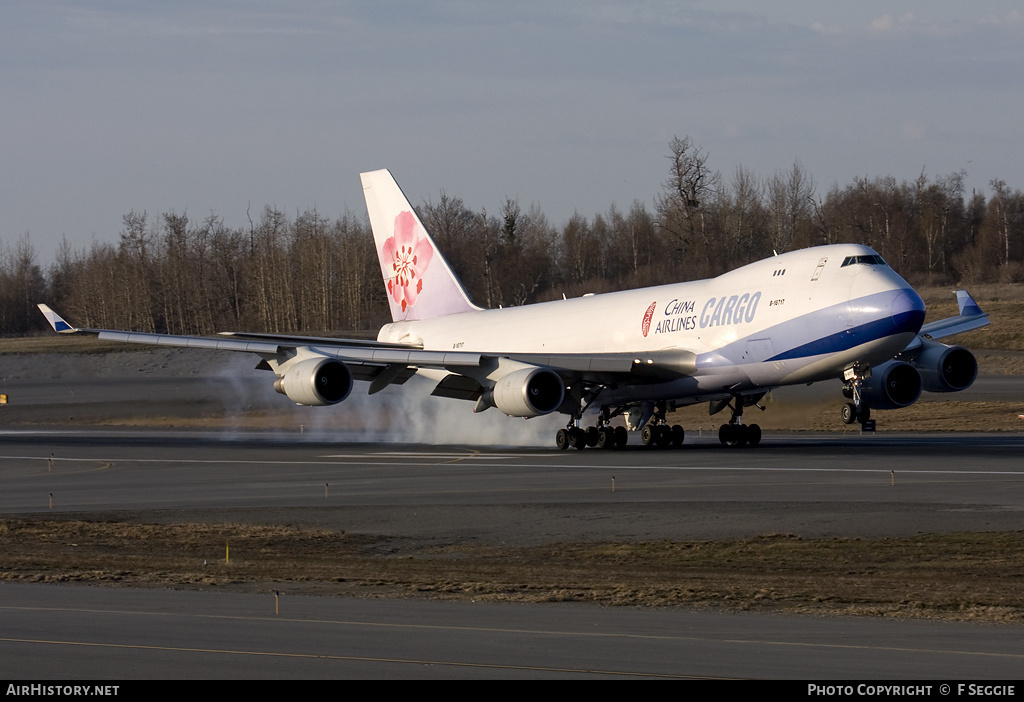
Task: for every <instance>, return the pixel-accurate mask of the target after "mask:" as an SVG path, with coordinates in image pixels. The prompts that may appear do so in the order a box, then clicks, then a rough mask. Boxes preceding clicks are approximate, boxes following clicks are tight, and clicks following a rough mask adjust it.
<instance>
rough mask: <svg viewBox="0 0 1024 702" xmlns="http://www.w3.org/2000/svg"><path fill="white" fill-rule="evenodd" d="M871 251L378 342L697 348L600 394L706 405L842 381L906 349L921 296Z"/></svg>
mask: <svg viewBox="0 0 1024 702" xmlns="http://www.w3.org/2000/svg"><path fill="white" fill-rule="evenodd" d="M871 256H877V255H876V254H875V252H874V251H872V250H871V249H870V248H868V247H865V246H860V245H856V244H838V245H833V246H820V247H815V248H810V249H803V250H800V251H794V252H791V253H786V254H782V255H779V256H774V257H772V258H768V259H765V260H762V261H758V262H756V263H752V264H749V265H747V266H743V267H742V268H738V269H736V270H733V271H731V272H729V273H726V274H724V275H721V276H719V277H717V278H713V279H709V280H699V281H692V282H686V283H675V284H670V285H661V286H657V287H650V288H642V289H637V290H627V291H623V292H617V293H608V294H602V295H586V296H583V297H578V298H573V299H568V300H556V301H553V302H546V303H540V304H534V305H526V306H522V307H511V308H505V309H492V310H481V311H477V312H465V313H461V314H454V315H450V316H446V317H438V318H435V319H429V320H422V321H413V322H395V323H392V324H388V325H385V326H384V327H383V328H382V329H381V331H380V334H379V336H378V339H379V340H380V341H385V342H399V343H412V344H417V345H422V347H423V348H424V349H430V350H438V351H450V350H451V351H472V352H480V353H494V354H509V353H552V354H554V353H566V354H586V353H590V354H601V353H631V354H637V355H643V354H645V353H654V352H671V351H685V352H690V353H692V354H695V355H696V372H695V373H692V374H687V375H686V376H685V377H680V378H678V379H676V380H671V381H667V382H661V383H655V384H651V383H642V384H638V385H628V386H627V387H621V388H617V389H614V388H613V389H609V390H608V391H606V394H603V395H602V397H603V398H604V397H607V398H608V399H609V401H627V400H631V399H632V400H656V399H680V400H692V401H694V402H697V401H701V400H705V399H709V398H713V397H716V396H721V395H723V394H732V393H736V392H744V391H752V390H756V389H758V388H770V387H776V386H780V385H788V384H795V383H808V382H813V381H817V380H823V379H826V378H836V377H839V376H840V375H841V374H842V372H843V370H844V368H847V367H849V366H850V365H851V364H865V365H867V366H871V365H875V364H877V363H881V362H883V361H885V360H887V359H889V358H891V357H892V356H893V355H894V354H896V353H898V352H899V351H901V350H902V349H903V348H904V347H905V346H906V345H907V344H908V343H909V342H910V341H911V340H912V339H913V338H914V337H915V336H916V335H917V333H918V331H919V329H920V326H921V323H922V322H923V319H924V303H923V302H922V300H921V298H920V297H919V296H918V295H917V293H916V292H914V291H913V289H912V288H911V287H910V285H909V284H907V282H906V281H904V280H903V279H902V278H901V277H900V276H899V275H898V274H897V273H896V272H895V271H893V270H892V269H891V268H890V267H888V266H887V265H884V264H882V263H874V262H872V263H864V262H856V261H858V260H861V261H863V260H870V258H871ZM858 257H859V259H858ZM851 261H854V262H851ZM879 261H880V259H879ZM844 263H845V264H846V265H844Z"/></svg>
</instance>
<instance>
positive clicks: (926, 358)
mask: <svg viewBox="0 0 1024 702" xmlns="http://www.w3.org/2000/svg"><path fill="white" fill-rule="evenodd" d="M912 363H913V364H914V367H915V368H917V370H918V372H919V373H920V374H921V380H922V381H923V383H924V389H925V390H927V391H928V392H957V391H959V390H966V389H967V388H969V387H971V385H972V384H973V383H974V379H975V378H977V377H978V362H977V361H976V360H974V354H973V353H971V352H970V351H968V350H967V349H965V348H962V347H960V346H946V345H945V344H940V343H939V342H937V341H930V340H927V339H926V340H925V341H924V347H923V348H922V350H921V352H920V353H919V354H917V358H915V359H914V360H913V361H912Z"/></svg>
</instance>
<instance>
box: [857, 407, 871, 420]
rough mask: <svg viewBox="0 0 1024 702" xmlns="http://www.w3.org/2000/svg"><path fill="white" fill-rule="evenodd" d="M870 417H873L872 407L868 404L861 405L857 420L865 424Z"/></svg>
mask: <svg viewBox="0 0 1024 702" xmlns="http://www.w3.org/2000/svg"><path fill="white" fill-rule="evenodd" d="M869 419H871V408H870V407H868V406H867V405H861V406H860V414H858V415H857V421H858V422H860V423H861V424H863V423H864V422H866V421H868V420H869Z"/></svg>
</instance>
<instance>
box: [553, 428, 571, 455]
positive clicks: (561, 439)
mask: <svg viewBox="0 0 1024 702" xmlns="http://www.w3.org/2000/svg"><path fill="white" fill-rule="evenodd" d="M555 446H557V447H558V448H559V450H561V451H564V450H566V449H567V448H569V432H568V430H566V429H559V430H558V433H556V434H555Z"/></svg>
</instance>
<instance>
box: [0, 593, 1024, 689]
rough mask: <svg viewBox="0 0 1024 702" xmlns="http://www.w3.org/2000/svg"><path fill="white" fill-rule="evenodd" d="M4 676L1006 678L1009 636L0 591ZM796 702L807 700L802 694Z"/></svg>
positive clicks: (776, 621) (399, 605) (631, 615)
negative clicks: (277, 608) (276, 612)
mask: <svg viewBox="0 0 1024 702" xmlns="http://www.w3.org/2000/svg"><path fill="white" fill-rule="evenodd" d="M0 600H2V602H3V604H2V605H0V617H2V622H3V624H2V625H0V676H2V677H5V678H8V679H18V680H26V679H37V680H39V679H41V680H46V681H53V680H60V679H78V680H85V679H107V680H109V679H122V680H124V679H169V678H174V679H195V680H204V679H205V680H210V679H271V678H289V679H307V680H308V679H327V678H332V679H359V678H379V679H451V678H459V679H473V678H506V679H517V678H530V679H566V678H570V679H598V678H604V679H620V678H689V679H723V678H730V679H736V678H743V679H776V680H779V679H792V680H817V681H821V680H826V681H827V680H854V679H869V680H892V679H903V680H915V681H930V682H934V683H935V684H936V685H937V684H939V683H941V682H943V681H953V680H973V681H981V680H994V679H1009V680H1013V679H1019V677H1020V670H1021V666H1022V665H1024V651H1021V647H1020V630H1019V628H1017V627H1005V626H1004V627H1000V626H991V625H989V626H986V625H970V624H951V623H948V622H925V621H891V620H882V619H863V618H842V619H826V618H815V617H790V616H763V615H750V614H726V613H707V612H687V611H673V610H637V609H629V608H597V607H589V606H576V605H564V604H549V605H542V606H521V605H495V604H479V603H475V604H456V603H447V602H428V601H419V600H417V601H404V600H392V601H378V600H355V599H346V598H314V597H293V598H288V597H284V598H282V599H281V600H280V601H279V602H278V603H277V604H278V606H279V613H278V614H275V613H274V607H275V599H274V596H273V594H272V593H267V594H264V595H256V594H223V593H210V592H173V591H165V590H127V589H112V588H87V587H60V586H51V585H10V584H2V585H0ZM794 692H798V693H800V694H805V693H806V688H804V689H798V687H797V686H794Z"/></svg>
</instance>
